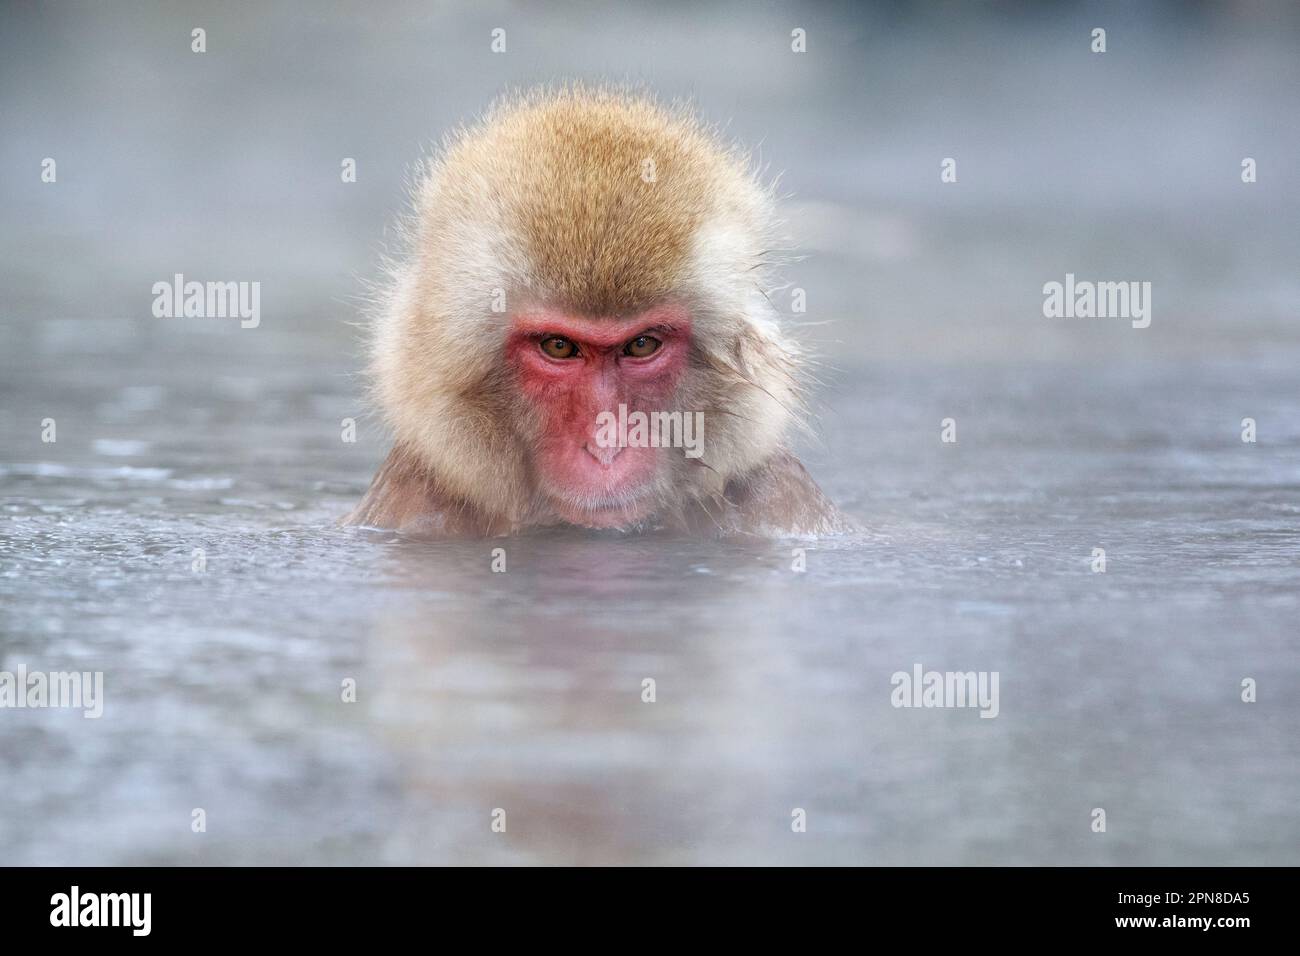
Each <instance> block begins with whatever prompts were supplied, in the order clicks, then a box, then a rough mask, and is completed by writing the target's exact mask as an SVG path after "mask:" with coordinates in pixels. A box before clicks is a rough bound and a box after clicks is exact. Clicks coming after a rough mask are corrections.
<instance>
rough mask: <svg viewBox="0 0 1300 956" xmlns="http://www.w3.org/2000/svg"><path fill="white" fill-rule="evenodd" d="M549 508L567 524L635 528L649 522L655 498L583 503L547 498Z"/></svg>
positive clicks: (624, 497)
mask: <svg viewBox="0 0 1300 956" xmlns="http://www.w3.org/2000/svg"><path fill="white" fill-rule="evenodd" d="M648 490H649V489H646V491H648ZM547 504H548V505H549V507H550V510H551V511H552V512H553V513H554V515H555V516H556V517H557V518H559V519H560V521H562V522H564V523H565V524H571V525H577V526H578V527H582V528H597V529H605V530H608V529H611V528H623V529H631V528H635V527H637V526H639V525H640V524H641V523H642V522H644V521H645V520H646V519H648V518H649V517H650V516H651V513H652V511H653V506H652V504H653V498H652V496H651V495H649V494H645V493H643V494H639V495H628V494H626V493H624V494H621V495H619V496H617V497H611V498H581V499H579V498H575V497H572V496H569V495H563V496H560V495H547Z"/></svg>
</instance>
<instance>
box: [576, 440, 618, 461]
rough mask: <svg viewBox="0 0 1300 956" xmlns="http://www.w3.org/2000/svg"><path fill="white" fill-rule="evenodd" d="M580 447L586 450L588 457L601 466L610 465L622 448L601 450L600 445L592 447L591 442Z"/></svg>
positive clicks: (615, 447) (614, 447)
mask: <svg viewBox="0 0 1300 956" xmlns="http://www.w3.org/2000/svg"><path fill="white" fill-rule="evenodd" d="M582 447H583V448H585V449H586V450H587V454H588V455H590V456H591V457H592V458H594V459H596V461H598V462H600V463H601V464H602V465H610V464H612V463H613V461H614V459H615V458H617V457H618V456H619V454H620V453H621V452H622V451H623V449H622V448H619V447H617V446H613V447H610V448H602V447H601V446H600V445H593V444H592V443H591V442H587V444H585V445H583V446H582Z"/></svg>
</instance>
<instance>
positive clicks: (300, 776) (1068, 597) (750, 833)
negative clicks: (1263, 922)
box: [0, 0, 1300, 864]
mask: <svg viewBox="0 0 1300 956" xmlns="http://www.w3.org/2000/svg"><path fill="white" fill-rule="evenodd" d="M196 27H201V28H203V29H204V30H205V31H206V44H207V50H206V52H205V53H202V54H198V53H194V52H192V51H191V30H193V29H194V28H196ZM1098 27H1100V28H1103V29H1105V30H1106V45H1107V49H1106V52H1105V53H1094V52H1092V51H1091V43H1092V38H1091V33H1092V30H1093V29H1094V28H1098ZM496 28H500V29H503V30H504V31H505V41H506V52H504V53H493V52H492V51H491V41H492V31H493V30H494V29H496ZM796 28H800V29H803V30H805V31H806V36H807V50H806V52H804V53H794V52H792V50H791V31H792V30H794V29H796ZM1298 54H1300V7H1297V6H1296V5H1294V4H1290V3H1282V2H1279V3H1255V2H1201V3H1197V2H1192V3H1173V2H1169V3H1158V2H1152V3H1140V4H1137V3H1128V2H1116V3H1066V2H1061V3H1028V2H1026V3H1011V2H1006V3H996V2H990V3H958V2H952V3H888V4H860V3H848V4H838V5H837V4H820V3H819V4H801V3H784V2H771V3H761V2H760V3H710V4H707V5H701V4H691V3H684V2H682V3H676V2H654V3H635V2H627V3H614V4H586V3H552V4H545V5H542V4H524V3H518V4H513V3H500V2H482V3H474V4H468V3H467V4H452V3H437V4H433V3H409V4H404V3H391V4H383V5H381V6H378V7H376V5H374V4H365V3H305V2H300V3H289V2H272V3H258V4H253V3H242V2H241V3H227V4H221V5H210V4H185V3H143V2H123V3H114V4H99V3H74V2H60V3H35V2H12V0H11V2H7V3H5V4H3V6H0V129H3V136H0V208H2V209H3V213H4V214H3V217H2V218H0V342H3V347H2V348H0V505H2V507H3V511H0V668H3V669H8V670H13V669H14V668H15V667H16V666H18V665H19V664H25V665H26V666H28V667H29V668H30V669H46V670H65V669H82V670H103V671H104V672H105V684H106V698H107V700H106V705H105V716H104V718H103V719H102V720H100V721H84V720H82V719H81V717H80V715H79V714H75V713H61V712H53V711H45V712H40V711H4V710H0V792H3V793H4V794H5V795H6V796H5V798H4V800H3V801H2V802H0V863H93V864H103V863H142V862H216V863H225V862H241V863H264V862H290V863H321V862H329V863H335V862H395V863H426V862H428V863H433V862H457V863H460V862H471V863H473V862H522V863H569V862H605V863H608V862H615V863H618V862H637V863H657V862H686V863H716V862H810V863H819V862H844V863H902V864H909V863H1003V864H1006V863H1011V864H1015V863H1051V864H1057V863H1085V864H1086V863H1120V864H1125V863H1147V864H1171V863H1210V864H1217V863H1247V864H1248V863H1257V862H1260V863H1262V862H1270V863H1290V864H1294V863H1295V862H1297V853H1296V847H1297V846H1300V840H1297V837H1300V826H1298V825H1297V819H1296V812H1295V806H1296V798H1297V796H1300V794H1298V792H1297V783H1298V782H1300V780H1298V777H1300V772H1298V771H1297V763H1296V757H1297V753H1296V740H1297V739H1300V735H1298V734H1297V733H1296V731H1297V727H1296V717H1297V708H1298V707H1300V704H1298V703H1297V702H1298V701H1300V696H1297V695H1296V693H1295V681H1296V678H1297V677H1300V666H1298V665H1297V658H1296V655H1295V653H1294V641H1295V623H1294V622H1295V620H1296V619H1297V612H1300V541H1298V540H1297V537H1298V530H1297V521H1298V520H1300V416H1297V399H1296V381H1297V371H1298V369H1300V366H1298V363H1297V359H1300V326H1298V324H1297V303H1298V302H1300V270H1298V269H1297V262H1298V261H1300V230H1298V229H1297V223H1300V188H1297V175H1298V174H1300V122H1298V120H1300V116H1298V113H1297V98H1296V91H1297V90H1298V89H1300V55H1298ZM571 79H582V80H588V81H614V82H629V83H633V84H643V85H644V86H646V87H647V88H649V89H651V90H653V91H655V92H656V93H658V94H659V95H660V96H662V97H663V98H665V99H672V98H678V97H681V98H687V99H689V100H691V101H692V102H694V103H695V104H696V105H697V107H698V109H699V111H700V113H701V114H702V115H703V116H704V117H705V118H706V119H708V120H709V121H711V122H715V123H718V124H720V125H721V126H723V127H724V128H725V130H726V132H727V135H728V136H731V137H734V138H735V139H736V140H738V141H739V142H742V143H745V144H748V145H749V146H751V147H752V148H753V149H754V151H755V154H756V155H757V156H758V157H759V158H760V159H761V161H762V162H763V163H764V164H765V165H766V166H767V168H768V169H769V170H770V174H771V175H772V176H773V177H775V176H777V175H779V176H780V191H781V194H782V196H783V202H782V211H783V215H784V216H785V218H786V220H787V222H788V228H789V233H790V238H791V243H792V245H793V246H794V247H796V248H797V249H798V250H799V251H800V252H801V253H802V254H803V255H804V258H803V259H802V260H800V261H799V262H797V263H794V264H793V265H792V266H791V267H790V268H789V269H788V270H787V273H786V276H785V278H786V279H787V280H788V281H789V282H790V283H791V285H792V286H794V287H798V288H801V289H803V290H805V292H806V295H807V304H808V311H807V313H806V314H800V315H792V316H790V320H791V322H792V325H793V326H794V327H796V328H797V329H798V333H799V334H800V335H801V336H802V337H803V338H804V339H805V340H806V341H808V342H809V343H810V344H811V345H812V346H813V347H814V349H815V350H816V351H817V353H818V354H819V355H820V356H821V364H820V366H819V368H818V377H819V379H820V380H821V385H820V388H819V391H818V395H817V398H818V401H819V408H820V412H821V415H820V424H819V429H818V434H817V435H816V436H814V437H813V438H810V439H809V440H807V441H805V442H804V443H803V447H802V448H801V449H800V451H801V452H802V454H803V455H804V456H805V458H806V460H807V461H808V462H809V464H810V467H811V468H812V470H813V472H814V474H815V475H817V477H818V479H819V480H820V481H821V483H822V484H823V486H824V487H825V488H826V489H827V490H828V492H830V493H831V494H832V496H833V497H835V498H836V499H838V500H839V501H840V502H841V503H842V504H843V505H845V506H846V507H847V508H848V510H850V511H852V512H853V513H855V514H857V515H858V516H859V517H860V518H862V519H863V520H864V522H865V523H866V524H867V526H868V529H869V530H868V532H867V533H866V534H864V535H862V536H858V537H855V538H853V539H838V540H833V541H826V542H818V543H815V544H813V545H811V546H810V547H812V549H813V550H811V551H810V552H809V554H808V558H809V560H808V570H807V572H805V573H802V574H799V573H796V572H793V571H792V570H791V553H792V548H793V547H795V546H798V545H792V544H791V543H789V542H725V543H716V542H715V543H708V542H686V541H679V540H671V539H663V538H660V537H658V536H649V537H645V538H638V539H624V538H622V537H620V536H617V535H613V536H611V535H599V534H585V533H580V532H570V533H561V534H554V535H547V536H533V537H529V538H525V539H520V540H518V541H514V542H511V543H509V544H508V545H507V550H508V553H509V562H510V564H509V568H510V570H509V571H508V573H507V574H504V575H494V574H492V573H490V571H489V558H488V556H487V555H488V551H489V550H490V547H491V545H489V544H487V543H480V542H470V543H464V542H462V543H456V544H431V543H428V542H423V543H422V542H416V541H407V540H402V539H399V538H397V537H396V536H392V535H384V534H378V533H373V532H361V531H355V530H340V529H337V528H335V527H334V526H333V522H334V520H335V519H336V518H337V517H338V516H339V515H341V514H343V513H345V512H346V511H347V510H348V509H349V508H350V507H351V505H352V504H353V503H354V502H355V501H356V499H357V498H358V497H359V496H360V494H361V493H362V492H363V491H364V489H365V487H366V484H367V483H368V480H369V477H370V475H371V474H372V473H373V470H374V467H375V466H376V464H377V463H378V461H379V460H380V459H381V457H382V455H383V453H384V452H385V450H386V443H385V437H384V435H383V433H382V429H381V426H380V423H379V422H378V421H377V420H376V418H375V417H374V416H373V415H372V414H370V413H369V412H368V411H367V409H366V407H365V405H364V402H363V400H362V389H363V382H362V381H361V380H360V378H359V377H358V372H359V370H360V367H361V356H362V351H363V341H364V335H363V330H362V329H361V328H359V323H360V322H361V307H362V304H363V300H364V296H365V291H366V287H367V284H368V283H369V282H372V281H374V280H375V279H377V278H378V266H379V261H380V257H381V255H382V254H383V253H385V252H393V251H398V249H397V248H396V247H394V245H393V242H394V233H393V228H392V227H393V224H394V221H395V219H396V217H397V216H398V215H399V214H400V213H401V212H402V211H403V210H404V208H405V201H406V194H407V188H408V185H409V176H410V174H411V172H412V170H413V167H414V164H415V162H416V160H417V159H418V158H419V157H420V156H421V155H423V154H424V153H426V152H427V151H428V150H429V149H430V148H432V147H433V146H434V145H435V144H436V143H437V142H438V141H439V139H440V138H441V137H442V135H443V134H444V133H445V132H446V131H448V130H449V129H451V128H452V127H454V126H455V125H456V124H457V123H460V122H463V121H465V120H468V119H470V118H472V117H474V116H475V115H477V114H478V113H479V112H480V111H481V110H482V109H483V108H484V107H485V106H486V105H488V104H489V103H490V102H491V101H492V100H493V99H494V98H495V97H496V96H498V95H500V94H501V93H502V92H504V91H506V90H508V89H510V88H512V87H518V86H530V85H533V84H536V83H546V82H562V81H565V80H571ZM345 157H351V158H354V159H355V160H356V168H357V177H356V182H355V183H344V182H342V181H341V179H340V163H341V162H342V160H343V159H344V158H345ZM947 157H951V158H953V159H955V160H956V164H957V167H956V168H957V182H955V183H942V182H941V181H940V175H939V174H940V163H941V161H942V160H943V159H945V158H947ZM1245 157H1251V158H1253V159H1254V160H1255V161H1256V163H1257V168H1258V181H1257V182H1255V183H1251V184H1246V183H1243V182H1242V179H1241V163H1242V160H1243V158H1245ZM46 158H52V159H54V160H55V161H56V163H57V181H56V182H53V183H49V182H43V181H42V176H41V171H42V161H43V160H44V159H46ZM178 272H179V273H183V274H184V275H185V276H186V277H187V278H189V279H197V280H200V281H205V280H232V281H254V280H255V281H259V282H260V283H261V295H262V298H261V323H260V325H259V327H258V328H256V329H241V328H240V327H239V322H238V320H234V319H158V318H154V317H153V315H152V314H151V306H152V302H153V293H152V291H151V288H152V285H153V283H155V282H157V281H167V280H170V278H171V277H172V276H173V275H174V274H175V273H178ZM1067 272H1070V273H1074V274H1075V275H1077V276H1078V277H1079V278H1080V279H1096V280H1136V281H1148V282H1150V283H1151V284H1152V300H1153V310H1152V322H1151V326H1150V328H1147V329H1142V330H1136V329H1133V328H1131V327H1130V324H1129V322H1128V321H1125V320H1122V319H1072V320H1067V319H1048V318H1045V317H1044V316H1043V311H1042V307H1043V292H1042V287H1043V284H1044V283H1046V282H1050V281H1062V280H1063V279H1064V277H1065V274H1066V273H1067ZM786 294H788V290H787V291H786V292H785V293H782V295H786ZM777 302H778V304H782V303H785V302H788V300H786V299H782V298H781V297H780V296H778V297H777ZM1247 416H1249V417H1252V418H1254V419H1256V420H1257V422H1258V423H1259V426H1258V427H1259V441H1258V442H1257V443H1254V444H1247V443H1243V442H1242V441H1241V438H1240V431H1241V425H1240V423H1241V420H1242V419H1243V418H1244V417H1247ZM946 417H953V418H954V419H955V420H956V422H957V428H958V442H957V443H956V444H955V445H943V444H941V443H940V442H939V426H940V421H941V419H943V418H946ZM345 418H356V419H357V421H358V423H359V424H358V431H357V441H356V442H355V443H347V442H343V441H341V440H340V434H341V422H342V420H343V419H345ZM46 419H53V420H54V421H55V422H56V423H57V441H56V442H54V443H49V442H44V441H42V430H43V425H42V422H43V421H44V420H46ZM1094 547H1104V548H1106V549H1107V552H1108V554H1109V556H1110V566H1109V568H1108V570H1107V573H1106V574H1104V575H1098V574H1093V573H1092V572H1091V569H1090V561H1091V554H1092V549H1093V548H1094ZM196 550H198V551H202V553H203V555H204V559H205V561H206V566H205V570H203V571H202V572H196V571H195V570H194V569H193V565H194V560H195V557H194V556H195V554H196ZM914 662H921V663H922V664H923V665H924V666H925V667H926V668H932V667H933V668H938V669H959V670H968V669H976V670H980V669H986V670H999V671H1000V673H1001V674H1002V694H1003V702H1002V713H1001V715H1000V716H999V718H998V719H996V720H979V719H975V717H976V715H975V714H974V713H973V712H969V711H942V712H936V711H929V712H925V711H909V710H894V709H893V708H891V707H890V706H889V704H888V697H889V690H890V685H889V676H890V674H892V673H893V672H894V671H896V670H910V668H911V666H912V664H913V663H914ZM645 677H654V678H655V679H656V680H657V682H658V686H659V700H658V702H656V703H655V704H653V705H649V704H644V703H642V702H641V699H640V688H641V681H642V679H644V678H645ZM1244 677H1253V678H1256V679H1257V680H1258V681H1259V686H1260V688H1261V691H1260V699H1259V701H1258V703H1256V704H1253V705H1247V704H1243V703H1242V702H1241V701H1240V696H1239V695H1240V686H1239V685H1240V681H1241V679H1242V678H1244ZM346 678H353V679H356V680H357V681H358V687H359V692H358V701H357V703H355V704H344V703H342V702H341V701H340V695H339V686H340V682H341V681H342V680H344V679H346ZM1097 806H1101V807H1105V808H1106V809H1107V811H1108V814H1109V815H1110V819H1111V821H1112V822H1111V828H1110V831H1109V832H1108V833H1107V834H1094V833H1092V832H1091V831H1090V830H1089V827H1088V824H1089V822H1090V817H1089V812H1090V811H1091V809H1092V808H1094V807H1097ZM200 807H201V808H205V809H206V810H207V813H208V818H209V821H210V822H209V829H208V831H207V832H206V833H203V834H195V833H193V832H191V829H190V820H191V812H192V810H193V808H200ZM497 807H501V808H505V809H507V811H508V812H509V813H510V814H511V817H510V819H511V824H510V828H509V832H508V834H506V835H501V834H493V833H491V832H490V831H489V829H488V824H489V822H490V818H489V814H490V812H491V810H492V809H494V808H497ZM793 807H802V808H805V809H806V810H807V811H808V816H809V827H808V832H807V833H806V834H792V833H791V832H790V826H789V821H790V812H791V808H793Z"/></svg>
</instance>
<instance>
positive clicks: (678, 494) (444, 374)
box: [347, 87, 848, 535]
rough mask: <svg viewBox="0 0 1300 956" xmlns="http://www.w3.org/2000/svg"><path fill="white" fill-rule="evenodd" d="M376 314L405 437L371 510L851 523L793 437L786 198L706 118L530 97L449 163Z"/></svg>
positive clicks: (388, 523) (368, 501)
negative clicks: (784, 261) (780, 200)
mask: <svg viewBox="0 0 1300 956" xmlns="http://www.w3.org/2000/svg"><path fill="white" fill-rule="evenodd" d="M414 206H415V208H414V216H413V219H412V221H411V223H410V224H409V229H410V235H409V236H408V240H409V244H410V247H411V248H410V252H409V254H408V255H407V257H406V259H405V260H404V261H402V262H400V263H398V264H397V265H395V266H394V268H393V282H392V285H391V288H390V291H389V293H388V294H387V296H386V298H385V301H383V302H382V303H381V304H380V308H379V315H378V317H377V320H376V323H375V334H374V342H373V348H372V361H371V374H372V378H373V381H374V389H375V397H376V399H377V402H378V404H379V405H380V406H381V407H382V409H383V411H384V413H385V416H386V419H387V422H388V425H389V426H390V428H391V430H392V432H393V434H394V438H395V442H394V445H393V448H392V451H391V452H390V453H389V455H388V458H387V459H386V460H385V461H384V463H383V465H382V466H381V467H380V469H379V471H378V473H377V474H376V475H375V478H374V481H373V482H372V484H371V486H370V490H369V491H368V492H367V493H366V496H365V498H364V500H363V501H362V502H361V503H360V505H358V507H357V508H356V510H355V511H354V512H353V513H352V514H351V515H350V516H349V518H348V519H347V520H348V522H349V523H352V524H362V525H368V526H378V527H385V528H401V529H407V530H411V531H419V532H425V533H431V534H438V535H501V534H511V533H515V532H520V531H524V530H527V529H531V528H537V527H542V526H547V525H566V524H567V525H577V526H582V527H588V528H618V529H624V530H637V529H650V528H671V529H679V530H685V531H692V532H700V533H710V534H715V533H720V534H764V535H782V534H791V535H805V534H822V533H830V532H835V531H838V530H842V529H844V528H845V527H847V525H848V522H847V521H846V520H845V519H844V518H843V517H842V515H841V514H840V513H839V512H838V511H837V510H836V508H835V506H834V505H833V504H831V502H830V501H829V500H827V498H826V497H825V496H824V495H823V494H822V492H821V491H820V489H818V487H817V485H816V484H815V483H814V482H813V480H812V478H811V477H809V475H808V473H807V472H806V471H805V470H804V467H803V465H802V464H800V462H799V461H798V459H796V458H795V457H794V456H793V455H792V454H791V453H790V452H789V451H788V450H787V448H786V444H785V441H786V438H787V435H788V433H789V432H790V431H791V430H792V428H793V427H794V426H796V425H798V424H800V423H801V422H802V415H801V411H802V408H803V401H802V399H803V390H802V386H801V374H800V373H801V361H800V354H799V351H798V349H797V348H795V347H794V345H793V344H792V343H791V341H790V340H789V339H788V338H787V337H786V335H785V334H783V332H782V331H781V328H780V326H779V323H778V321H777V320H778V315H777V312H776V310H775V309H774V307H773V306H772V304H771V303H770V301H769V300H768V298H767V296H766V294H765V292H764V287H765V284H766V283H768V282H770V280H771V276H770V275H769V274H768V270H769V269H770V267H771V265H772V262H771V250H772V248H773V243H774V241H775V236H774V226H775V222H774V210H773V198H772V193H771V190H770V189H769V188H765V187H764V186H762V185H761V184H760V183H759V181H758V180H757V178H756V175H755V173H754V171H753V170H752V169H751V167H750V164H749V162H748V160H747V159H746V158H745V156H743V155H742V154H740V153H738V152H736V151H735V150H734V149H733V148H731V147H728V146H727V145H725V144H723V143H722V142H721V141H720V140H719V139H718V137H717V135H716V134H715V133H714V132H713V131H712V130H711V129H709V128H706V127H705V126H703V125H701V124H700V122H699V121H697V120H696V119H695V118H694V117H693V115H692V114H691V113H690V112H688V111H687V110H686V109H684V108H680V107H671V108H670V107H665V106H661V105H659V104H657V103H656V102H655V101H654V100H652V99H650V98H647V97H645V96H642V95H640V94H629V93H625V92H622V91H614V90H606V89H590V88H581V87H578V88H568V89H562V90H558V91H556V90H545V91H534V92H532V93H527V94H522V95H515V96H511V97H508V98H506V99H505V100H503V101H501V102H499V103H498V104H497V105H496V106H495V107H493V108H492V109H491V110H490V111H489V112H488V113H487V115H486V116H485V117H484V118H483V119H482V120H481V121H480V122H479V123H477V124H476V125H473V126H470V127H468V128H466V129H463V130H461V131H459V132H458V133H456V134H455V135H454V136H452V137H451V138H450V139H449V141H448V142H447V143H446V144H444V147H443V149H442V150H441V152H440V154H439V155H438V156H437V157H436V158H435V159H434V160H432V161H431V162H429V163H428V164H427V166H426V167H425V169H424V170H423V173H422V176H421V181H420V184H419V186H418V187H417V194H416V197H415V203H414Z"/></svg>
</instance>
